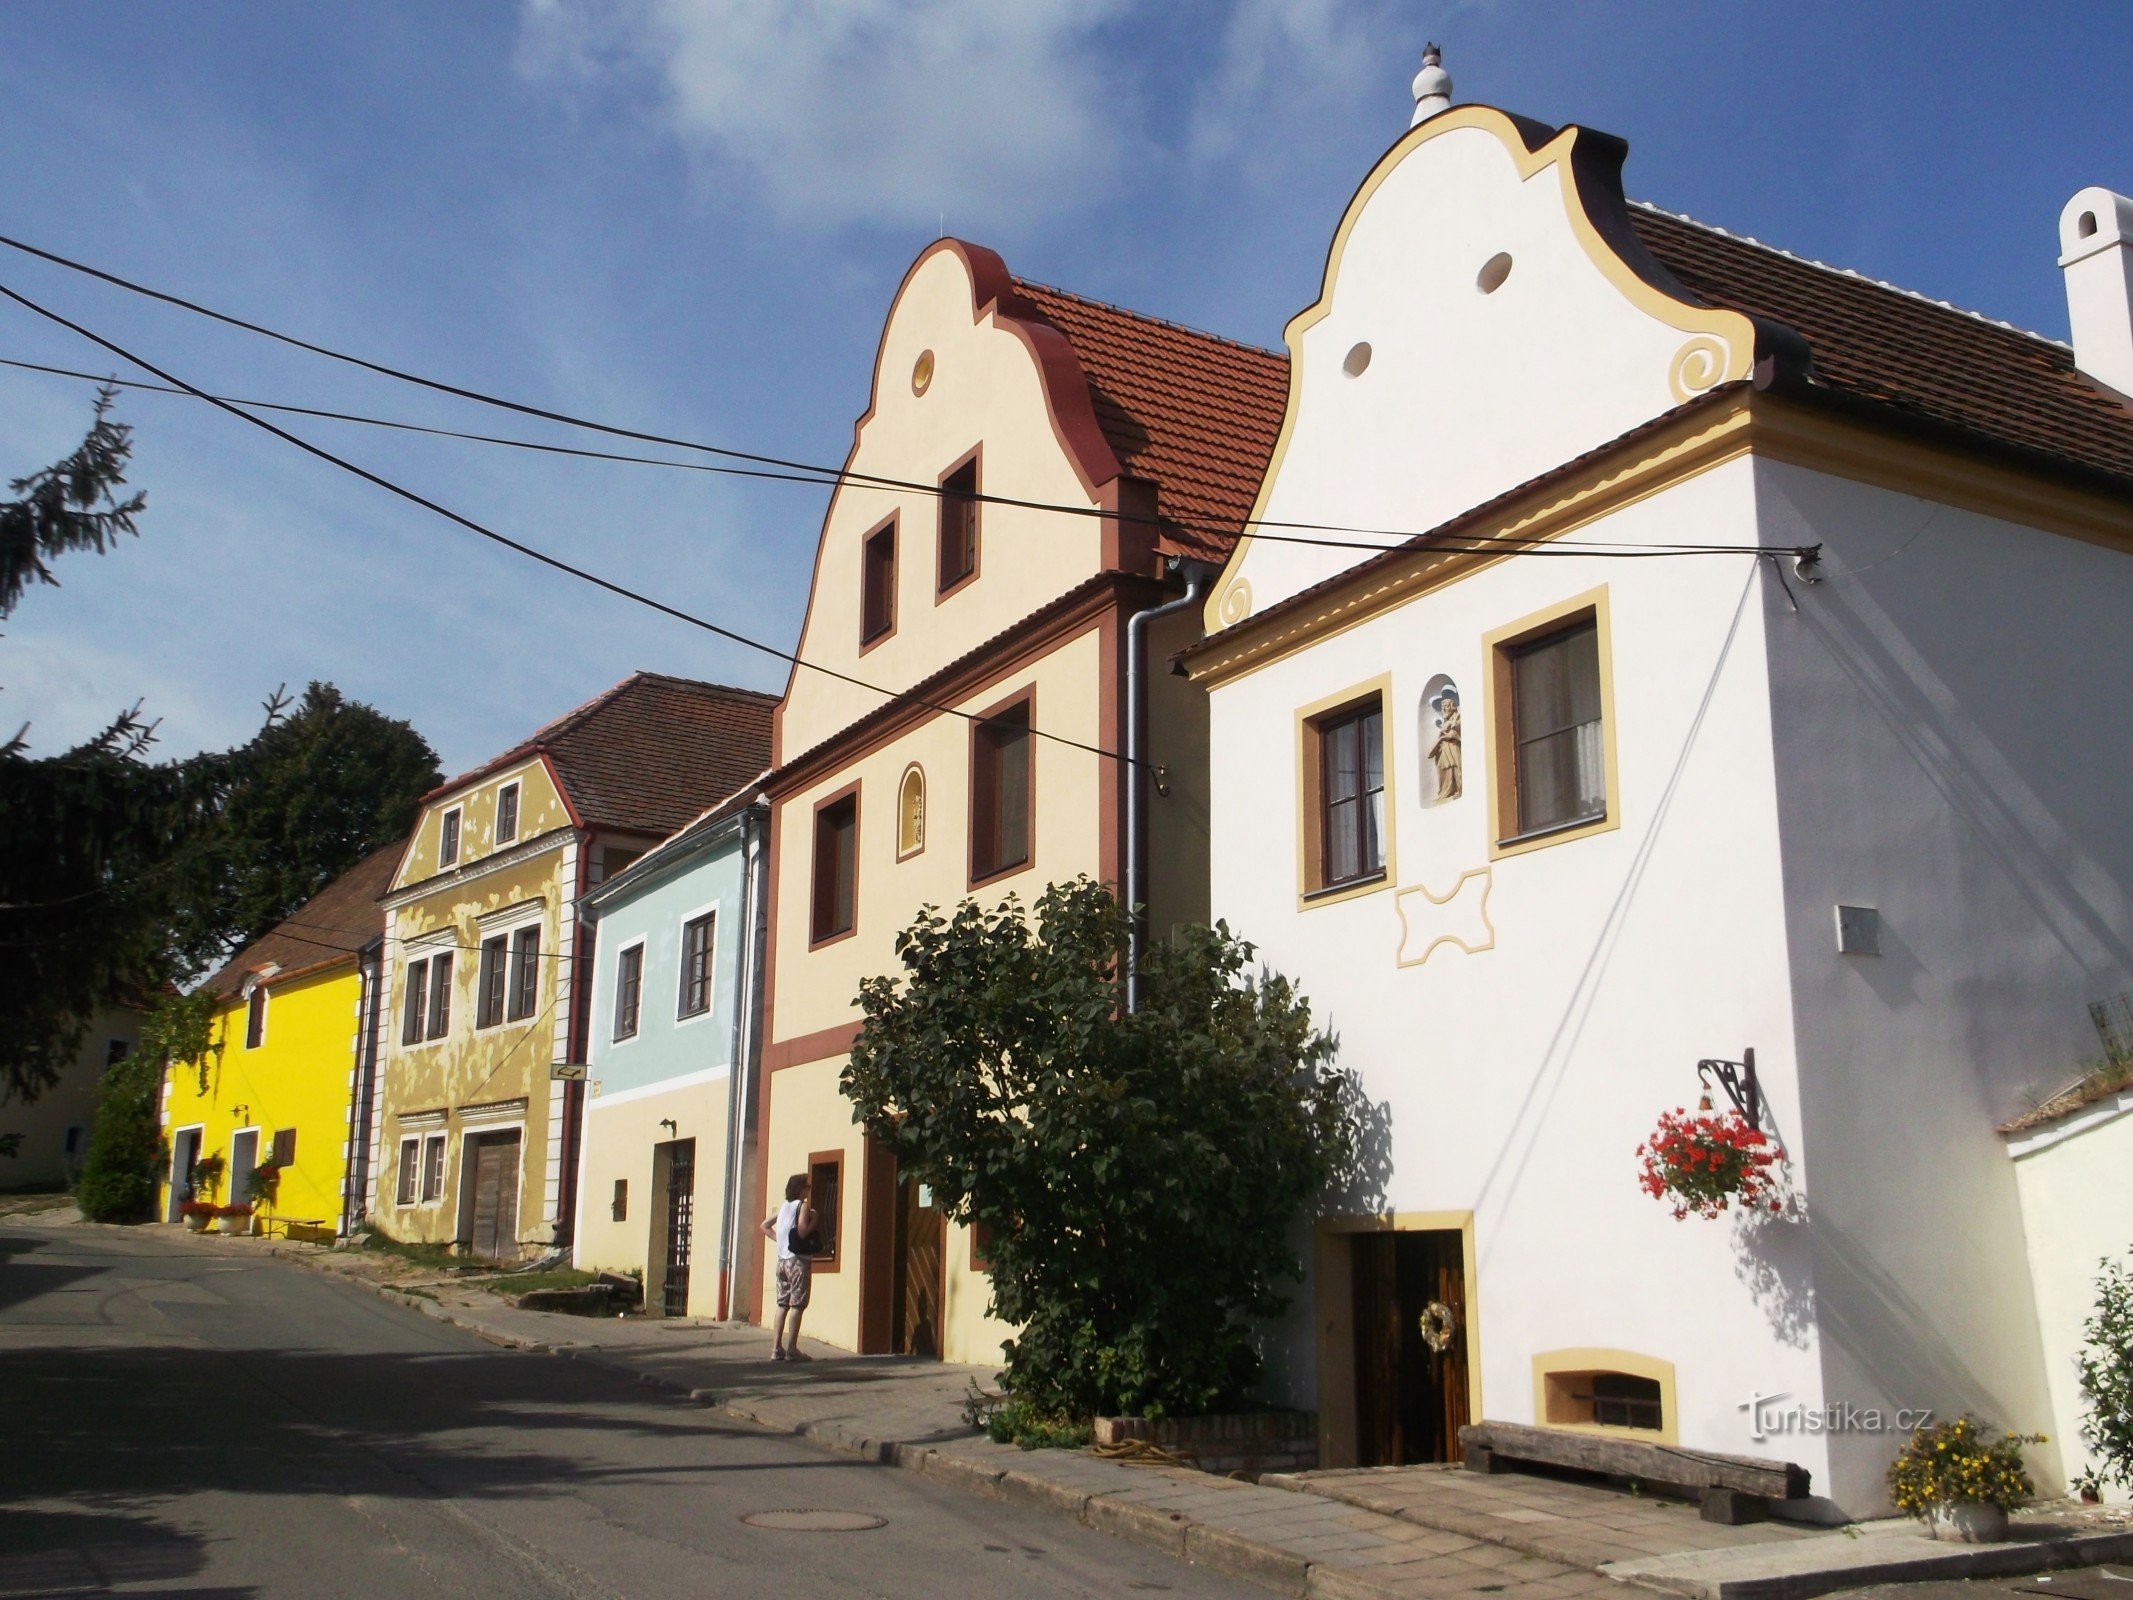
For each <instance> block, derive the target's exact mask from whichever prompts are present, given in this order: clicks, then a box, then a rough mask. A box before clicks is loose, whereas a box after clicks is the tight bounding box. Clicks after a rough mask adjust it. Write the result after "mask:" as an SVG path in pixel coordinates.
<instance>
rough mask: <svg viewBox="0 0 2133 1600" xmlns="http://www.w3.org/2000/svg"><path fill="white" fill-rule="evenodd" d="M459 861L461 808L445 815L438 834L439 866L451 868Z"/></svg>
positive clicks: (453, 809)
mask: <svg viewBox="0 0 2133 1600" xmlns="http://www.w3.org/2000/svg"><path fill="white" fill-rule="evenodd" d="M458 859H459V807H457V806H454V807H452V809H451V810H449V811H447V812H446V813H445V814H444V821H443V822H442V823H441V824H439V827H438V833H437V865H438V866H440V867H449V866H450V865H452V863H453V862H455V861H457V860H458Z"/></svg>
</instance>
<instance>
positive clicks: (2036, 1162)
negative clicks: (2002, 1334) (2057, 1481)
mask: <svg viewBox="0 0 2133 1600" xmlns="http://www.w3.org/2000/svg"><path fill="white" fill-rule="evenodd" d="M2008 1150H2009V1153H2010V1154H2011V1155H2012V1156H2013V1157H2014V1170H2015V1183H2016V1186H2017V1187H2018V1188H2019V1189H2020V1191H2021V1195H2022V1226H2023V1232H2024V1234H2025V1236H2026V1238H2027V1240H2028V1244H2029V1273H2030V1281H2031V1282H2032V1283H2033V1284H2034V1285H2035V1288H2036V1295H2037V1330H2038V1333H2039V1336H2040V1337H2041V1339H2042V1342H2043V1345H2044V1372H2045V1378H2046V1381H2047V1382H2048V1383H2049V1384H2050V1386H2051V1409H2052V1425H2051V1427H2050V1429H2049V1432H2050V1433H2051V1435H2052V1437H2053V1438H2054V1439H2055V1440H2057V1441H2058V1444H2059V1456H2060V1462H2061V1465H2062V1466H2063V1468H2064V1469H2065V1472H2066V1475H2067V1477H2068V1478H2072V1477H2074V1476H2075V1475H2077V1474H2078V1473H2080V1472H2081V1471H2082V1470H2083V1469H2084V1468H2085V1467H2089V1466H2091V1465H2093V1464H2094V1460H2095V1458H2094V1456H2093V1455H2092V1454H2091V1453H2090V1451H2089V1450H2088V1448H2087V1447H2086V1446H2084V1445H2083V1444H2082V1442H2081V1423H2082V1419H2083V1417H2084V1416H2085V1415H2086V1410H2087V1408H2086V1406H2085V1404H2084V1401H2083V1398H2082V1394H2081V1381H2080V1377H2079V1375H2078V1374H2077V1372H2076V1370H2075V1367H2074V1357H2075V1355H2076V1353H2077V1352H2078V1351H2079V1350H2080V1349H2081V1347H2082V1345H2083V1343H2084V1339H2083V1334H2082V1329H2083V1327H2084V1326H2085V1324H2086V1323H2087V1322H2088V1319H2089V1317H2090V1315H2091V1314H2092V1313H2093V1312H2094V1310H2095V1308H2096V1276H2097V1271H2098V1269H2099V1267H2100V1265H2101V1263H2102V1262H2103V1261H2105V1260H2106V1259H2110V1260H2115V1261H2117V1262H2118V1263H2119V1264H2120V1265H2121V1266H2126V1265H2133V1259H2129V1252H2133V1092H2127V1093H2121V1094H2117V1095H2114V1096H2112V1097H2111V1098H2109V1099H2107V1100H2104V1101H2101V1102H2099V1103H2098V1104H2097V1105H2094V1106H2091V1107H2089V1108H2088V1109H2087V1110H2085V1111H2081V1112H2076V1113H2075V1114H2073V1115H2072V1116H2069V1117H2065V1118H2062V1119H2060V1120H2059V1121H2058V1122H2057V1123H2055V1124H2052V1125H2049V1126H2047V1127H2044V1128H2039V1129H2037V1130H2036V1131H2034V1132H2033V1133H2030V1134H2027V1135H2024V1136H2021V1137H2018V1138H2015V1139H2012V1140H2010V1141H2009V1142H2008ZM2109 1498H2111V1499H2113V1500H2117V1501H2124V1500H2125V1499H2127V1498H2128V1496H2127V1492H2126V1490H2125V1489H2123V1488H2113V1489H2112V1490H2111V1491H2110V1492H2109Z"/></svg>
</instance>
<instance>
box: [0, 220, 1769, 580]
mask: <svg viewBox="0 0 2133 1600" xmlns="http://www.w3.org/2000/svg"><path fill="white" fill-rule="evenodd" d="M0 245H6V246H7V247H8V248H10V249H13V250H19V251H21V252H22V253H23V254H25V255H29V256H34V257H36V258H37V259H38V260H40V261H47V262H50V263H52V264H53V265H54V266H60V267H65V268H67V269H68V270H69V271H71V272H78V273H81V274H83V275H84V276H86V277H91V278H95V279H97V280H98V281H100V282H103V283H108V284H111V285H112V286H114V287H116V288H120V289H124V290H126V291H127V292H128V293H130V294H136V295H141V296H144V297H145V298H147V299H150V300H158V301H161V302H162V303H163V304H165V305H171V306H176V307H178V308H179V309H180V310H183V311H190V312H192V313H193V314H194V315H196V316H201V317H206V318H209V319H211V320H212V321H215V322H220V323H223V324H224V325H226V326H228V327H233V328H239V329H242V330H243V331H245V332H247V333H254V334H258V335H259V336H260V337H262V338H266V339H272V340H275V341H277V342H279V343H281V344H286V345H289V346H291V347H293V348H295V349H298V350H304V351H308V352H309V353H310V354H312V355H318V356H324V357H325V358H326V359H327V360H329V361H339V362H342V363H344V364H346V365H348V366H352V367H358V368H361V369H362V370H363V371H366V372H373V373H376V374H378V375H379V376H380V377H386V378H392V379H394V380H395V381H397V382H400V383H409V384H414V385H416V386H417V387H420V388H424V389H430V390H434V391H436V392H437V393H439V394H448V395H452V396H454V397H456V398H458V399H461V400H471V401H473V402H475V403H476V404H478V405H485V406H494V407H496V408H498V409H500V410H504V411H512V412H516V413H518V414H519V415H521V416H528V417H538V418H540V419H541V420H543V421H546V422H556V423H561V424H563V425H565V426H567V427H573V428H585V429H589V430H591V431H593V432H595V433H604V434H608V435H611V436H613V437H615V438H621V439H634V440H636V441H638V442H639V443H642V444H660V445H667V446H669V447H671V448H674V449H679V450H694V451H698V452H700V453H702V454H705V455H715V456H722V457H725V458H726V459H728V460H733V461H746V462H749V463H751V464H753V465H755V466H758V467H775V468H780V469H783V470H784V471H785V472H789V473H804V474H808V475H809V476H808V477H806V478H804V479H801V480H799V481H805V482H831V483H838V484H842V483H857V484H863V485H866V486H869V487H874V488H884V489H896V490H900V491H904V492H908V493H916V494H925V495H932V496H935V497H940V496H942V495H944V494H946V493H948V492H949V491H947V490H945V489H944V488H943V486H942V485H940V484H938V483H924V482H920V481H917V480H914V479H904V478H893V477H887V476H883V475H881V474H878V473H870V472H855V471H853V470H851V469H850V468H846V467H827V466H823V465H821V464H820V463H817V462H808V461H794V460H790V459H787V458H785V457H782V456H772V455H764V454H760V453H758V452H755V451H750V450H737V449H734V448H732V447H730V446H726V445H715V444H705V443H703V442H701V441H699V440H694V439H683V438H677V437H674V436H672V435H669V434H659V433H649V432H646V431H644V430H642V429H637V428H626V427H622V426H620V425H618V424H615V423H608V422H599V421H595V420H594V419H592V418H589V417H580V416H575V415H573V414H571V413H569V412H566V411H552V410H549V409H548V408H546V407H543V406H536V405H529V404H527V403H526V402H524V401H521V400H511V399H507V398H505V397H504V396H501V395H494V394H489V393H486V392H485V391H483V390H480V389H469V388H465V387H462V386H461V385H459V384H454V383H447V382H445V381H444V380H442V379H439V378H430V377H425V376H423V375H422V374H421V373H417V372H409V371H407V370H405V369H403V368H400V367H394V366H389V365H387V364H385V363H383V362H378V361H372V360H369V359H368V358H366V357H363V356H358V355H351V354H349V353H348V352H346V351H342V350H336V349H333V348H332V347H331V346H329V345H322V344H317V343H314V342H313V341H311V340H309V339H303V338H299V337H298V336H297V335H295V334H293V333H283V332H281V331H280V330H279V329H276V328H270V327H267V326H266V325H265V324H263V323H258V322H253V321H250V320H248V319H247V318H244V317H239V316H235V315H232V314H231V313H229V312H226V311H217V310H215V309H214V308H213V307H212V306H205V305H202V304H200V303H199V302H198V301H194V300H188V299H186V298H185V297H184V296H182V295H177V294H172V293H170V292H169V291H167V290H163V289H156V288H152V287H150V286H149V285H147V284H144V283H137V282H135V281H134V280H133V279H131V278H125V277H121V276H119V275H118V274H117V273H115V272H108V271H106V270H105V269H103V268H101V267H94V266H90V265H89V264H88V263H87V262H83V261H76V260H73V259H72V258H70V257H67V256H63V255H59V254H57V253H56V252H54V251H50V250H44V249H40V248H39V247H37V246H36V245H33V244H27V243H25V242H24V241H22V240H20V239H15V238H10V237H9V236H7V235H5V234H0ZM18 298H19V297H18ZM25 303H27V302H25ZM100 342H101V341H100ZM183 387H184V388H185V390H186V392H188V393H191V394H193V395H195V396H196V397H197V398H201V399H213V398H214V397H213V396H211V395H206V394H203V393H202V392H201V391H198V390H194V389H192V388H191V387H190V385H186V386H183ZM363 420H368V419H363ZM958 498H967V499H972V500H975V501H977V502H978V503H979V504H986V505H1004V506H1013V507H1017V508H1020V509H1024V510H1033V511H1050V512H1055V513H1059V514H1062V515H1071V516H1078V517H1093V518H1104V517H1115V518H1116V519H1117V520H1118V521H1120V522H1124V523H1136V524H1141V525H1145V526H1149V527H1155V528H1174V529H1181V530H1184V531H1187V532H1194V533H1213V534H1215V535H1216V536H1218V537H1222V538H1228V537H1230V536H1231V535H1232V534H1233V532H1234V529H1233V528H1232V527H1231V526H1230V525H1228V524H1226V523H1195V522H1192V521H1190V520H1187V519H1181V518H1176V517H1160V516H1140V515H1137V514H1134V513H1130V512H1125V511H1106V510H1103V509H1101V508H1097V507H1091V506H1067V505H1060V504H1058V503H1056V502H1052V501H1044V500H1026V499H1021V498H1018V497H1016V496H1012V495H995V494H987V493H983V492H980V493H978V494H976V495H971V496H958ZM1242 526H1243V527H1244V528H1246V529H1249V530H1253V532H1252V536H1253V537H1254V538H1264V539H1270V540H1271V539H1277V538H1279V539H1280V540H1281V542H1284V543H1291V544H1306V545H1328V546H1331V547H1333V548H1337V549H1367V550H1384V549H1388V548H1393V547H1394V545H1397V544H1399V543H1404V542H1406V541H1408V540H1410V539H1417V538H1422V537H1425V535H1424V534H1422V533H1420V532H1417V531H1416V530H1412V529H1407V530H1402V529H1393V528H1367V527H1353V526H1348V525H1345V524H1340V523H1324V522H1299V521H1289V520H1283V519H1277V518H1265V517H1247V518H1245V519H1243V522H1242ZM1265 529H1288V530H1291V531H1292V532H1293V533H1296V534H1313V535H1329V534H1346V535H1359V536H1362V537H1364V538H1368V539H1372V540H1391V541H1393V542H1394V545H1386V544H1382V543H1372V544H1367V545H1356V544H1350V543H1349V542H1348V541H1346V540H1334V539H1325V538H1304V537H1285V536H1280V535H1276V534H1272V533H1267V532H1264V531H1260V530H1265ZM1468 542H1470V543H1475V544H1480V545H1484V546H1487V545H1490V544H1493V545H1497V546H1501V545H1504V544H1513V545H1516V544H1520V543H1522V541H1521V540H1519V539H1518V537H1517V536H1516V535H1486V536H1479V537H1478V538H1470V539H1469V541H1468ZM1550 544H1551V545H1552V546H1555V547H1557V548H1562V541H1560V540H1551V541H1550ZM1743 548H1744V547H1743V546H1740V545H1688V544H1684V545H1665V546H1653V547H1651V548H1650V549H1640V550H1635V551H1631V550H1623V549H1618V548H1617V547H1614V546H1606V547H1603V551H1604V553H1607V554H1612V555H1624V556H1626V555H1644V554H1651V553H1665V554H1669V555H1690V554H1694V555H1732V554H1736V553H1738V552H1739V551H1740V550H1742V549H1743ZM1756 548H1758V549H1759V548H1760V547H1756ZM1528 553H1533V554H1546V553H1550V552H1546V551H1538V550H1536V551H1531V552H1528ZM1566 553H1567V552H1566ZM1771 553H1772V554H1786V555H1789V554H1793V553H1794V552H1793V551H1791V550H1789V549H1784V550H1780V549H1777V548H1775V547H1773V548H1772V550H1771Z"/></svg>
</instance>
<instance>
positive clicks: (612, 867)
mask: <svg viewBox="0 0 2133 1600" xmlns="http://www.w3.org/2000/svg"><path fill="white" fill-rule="evenodd" d="M643 854H644V852H643V851H642V850H624V849H623V848H621V847H620V846H619V845H612V844H611V845H609V846H608V847H607V848H606V849H604V850H602V851H601V852H600V876H599V877H598V878H597V879H595V880H594V881H595V882H597V883H605V882H607V880H608V879H609V878H612V877H613V876H615V874H616V873H618V872H621V871H622V870H623V869H625V868H626V867H628V866H629V864H630V863H631V862H632V861H635V860H636V859H637V858H638V857H639V856H641V855H643Z"/></svg>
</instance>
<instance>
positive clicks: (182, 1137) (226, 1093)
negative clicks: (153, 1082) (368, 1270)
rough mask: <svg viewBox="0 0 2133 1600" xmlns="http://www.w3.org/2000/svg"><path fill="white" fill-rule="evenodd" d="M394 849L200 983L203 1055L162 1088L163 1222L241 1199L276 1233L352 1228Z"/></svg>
mask: <svg viewBox="0 0 2133 1600" xmlns="http://www.w3.org/2000/svg"><path fill="white" fill-rule="evenodd" d="M400 850H401V847H400V846H399V845H397V844H396V845H389V846H387V847H386V848H385V849H383V850H378V851H374V852H372V853H371V854H370V855H369V856H366V857H365V858H364V859H363V860H361V861H359V862H357V863H356V865H355V866H353V867H351V868H349V870H348V871H346V872H344V873H342V874H341V875H340V877H338V878H336V879H334V880H333V882H331V883H329V884H328V885H327V886H326V887H325V888H323V889H321V890H320V891H319V892H318V893H317V894H316V895H314V896H312V897H311V899H309V900H308V901H306V902H305V903H304V904H303V905H301V906H299V907H298V908H297V909H296V910H295V911H294V912H292V913H290V915H289V916H288V917H286V918H284V919H283V920H282V921H281V922H279V923H277V924H276V925H275V926H274V927H273V928H271V929H269V930H268V931H267V932H266V933H264V934H262V935H261V936H260V937H259V938H257V939H255V940H253V941H252V943H250V944H249V945H247V946H245V948H244V949H242V950H240V951H238V952H237V954H236V955H235V956H233V957H232V958H231V959H230V960H229V961H228V962H227V963H225V964H224V966H223V967H222V969H221V970H220V971H219V972H217V973H215V974H214V976H212V977H211V978H209V979H208V980H207V983H206V986H205V987H206V989H207V991H208V993H210V994H212V995H214V996H215V1001H216V1003H215V1016H214V1022H213V1028H214V1034H213V1038H214V1046H213V1048H212V1049H211V1050H210V1051H209V1052H208V1055H207V1056H206V1058H205V1059H204V1060H201V1061H186V1062H179V1063H177V1064H176V1065H174V1066H173V1067H172V1068H171V1069H170V1070H169V1071H168V1072H167V1073H166V1074H165V1075H164V1079H163V1091H162V1094H163V1097H162V1125H163V1130H164V1140H165V1143H166V1144H167V1145H168V1147H169V1151H170V1160H169V1164H168V1166H167V1167H166V1168H165V1170H164V1172H163V1175H162V1183H161V1190H160V1193H159V1194H158V1195H157V1211H156V1214H157V1215H158V1216H159V1217H161V1218H162V1219H163V1220H164V1221H166V1222H175V1221H177V1219H178V1208H179V1206H181V1205H182V1204H183V1203H184V1202H185V1201H187V1200H190V1199H200V1200H209V1201H214V1202H217V1203H220V1204H225V1205H228V1204H234V1203H237V1202H244V1201H248V1202H251V1203H253V1204H254V1206H255V1209H256V1213H257V1215H258V1216H259V1217H260V1218H262V1219H265V1218H271V1219H273V1223H274V1224H278V1225H279V1228H277V1231H280V1230H281V1229H286V1228H289V1227H299V1228H303V1229H306V1230H316V1231H318V1232H321V1233H327V1232H330V1233H346V1232H347V1231H348V1228H349V1226H350V1224H351V1223H352V1222H353V1221H355V1220H356V1218H357V1216H358V1215H359V1213H360V1202H361V1198H362V1194H363V1189H364V1179H363V1174H362V1171H361V1161H362V1158H363V1155H364V1152H365V1150H366V1148H367V1146H368V1143H369V1135H368V1122H369V1117H370V1109H371V1088H372V1085H373V1083H374V1081H375V1077H374V1074H375V1068H376V1060H377V1057H376V1044H377V1040H376V1029H377V963H378V950H379V946H380V944H381V943H382V942H383V939H384V933H385V916H384V912H383V911H381V910H380V909H379V906H378V897H379V896H380V895H381V894H383V893H384V892H385V887H386V885H387V884H388V883H390V882H391V881H392V875H393V866H394V864H395V863H396V862H397V861H398V860H399V858H400ZM210 1157H212V1158H215V1159H216V1160H217V1161H218V1162H219V1164H220V1172H219V1175H217V1176H214V1177H212V1178H210V1177H209V1176H208V1173H209V1172H212V1171H214V1168H212V1167H209V1168H208V1169H207V1170H206V1171H203V1170H202V1169H203V1163H205V1162H206V1161H207V1159H208V1158H210ZM270 1163H271V1165H272V1166H273V1168H274V1169H275V1174H276V1175H275V1177H274V1179H273V1182H272V1183H271V1185H267V1186H265V1187H263V1188H262V1189H260V1190H258V1191H257V1192H255V1191H254V1190H253V1188H252V1185H251V1181H250V1180H251V1175H252V1174H253V1173H254V1172H256V1171H257V1170H258V1169H259V1168H260V1167H261V1166H263V1165H268V1164H270ZM269 1225H270V1226H271V1225H272V1224H269Z"/></svg>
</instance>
